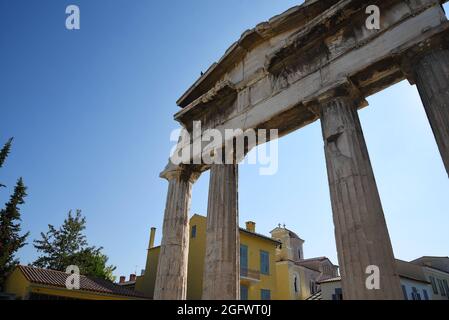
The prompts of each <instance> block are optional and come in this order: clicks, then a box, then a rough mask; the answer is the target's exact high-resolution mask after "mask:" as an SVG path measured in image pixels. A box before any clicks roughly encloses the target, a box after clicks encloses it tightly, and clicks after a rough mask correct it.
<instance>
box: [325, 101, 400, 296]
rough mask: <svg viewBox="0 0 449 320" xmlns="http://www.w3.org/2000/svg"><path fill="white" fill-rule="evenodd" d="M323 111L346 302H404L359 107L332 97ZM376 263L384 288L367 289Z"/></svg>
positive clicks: (327, 162) (337, 241) (329, 176)
mask: <svg viewBox="0 0 449 320" xmlns="http://www.w3.org/2000/svg"><path fill="white" fill-rule="evenodd" d="M320 113H321V115H320V116H321V126H322V131H323V138H324V149H325V154H326V164H327V171H328V179H329V186H330V194H331V202H332V211H333V219H334V224H335V238H336V243H337V250H338V260H339V264H340V270H341V277H342V289H343V299H346V300H354V299H403V295H402V292H401V287H400V282H399V276H398V275H397V273H396V266H395V260H394V256H393V249H392V247H391V242H390V237H389V235H388V230H387V225H386V222H385V217H384V213H383V210H382V205H381V201H380V197H379V193H378V190H377V186H376V181H375V178H374V174H373V170H372V168H371V163H370V159H369V155H368V150H367V148H366V144H365V139H364V137H363V132H362V128H361V125H360V121H359V117H358V112H357V105H356V103H355V102H354V100H352V99H351V98H347V97H337V98H332V99H331V100H330V101H327V102H325V103H323V104H322V106H321V110H320ZM372 265H374V266H377V267H379V270H380V290H368V289H367V287H366V279H367V278H368V276H369V275H370V274H367V273H366V270H367V267H368V266H372Z"/></svg>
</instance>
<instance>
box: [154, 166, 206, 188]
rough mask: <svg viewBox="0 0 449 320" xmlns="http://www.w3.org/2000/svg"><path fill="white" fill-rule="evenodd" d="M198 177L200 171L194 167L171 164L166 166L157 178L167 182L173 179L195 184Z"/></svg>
mask: <svg viewBox="0 0 449 320" xmlns="http://www.w3.org/2000/svg"><path fill="white" fill-rule="evenodd" d="M200 176H201V171H200V170H198V169H197V168H196V167H195V166H194V165H185V164H180V165H175V164H173V163H171V162H169V163H168V164H167V166H166V167H165V169H164V171H162V172H161V173H160V175H159V177H161V178H163V179H166V180H168V181H170V180H173V179H181V180H184V181H189V182H190V183H195V182H196V180H198V178H199V177H200Z"/></svg>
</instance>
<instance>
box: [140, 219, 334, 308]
mask: <svg viewBox="0 0 449 320" xmlns="http://www.w3.org/2000/svg"><path fill="white" fill-rule="evenodd" d="M206 221H207V218H206V217H204V216H201V215H197V214H195V215H193V216H192V217H191V219H190V224H189V225H190V241H189V261H188V276H187V299H189V300H198V299H201V297H202V291H203V270H204V257H205V250H206ZM154 233H155V229H154V228H152V230H151V233H150V244H149V249H148V254H147V262H146V267H145V274H144V275H142V276H138V277H137V279H136V283H135V289H136V290H137V291H139V292H142V293H144V294H145V295H146V296H147V297H151V298H152V297H153V293H154V285H155V281H156V271H157V264H158V258H159V252H160V247H155V246H154ZM303 243H304V240H302V239H301V238H299V236H297V235H296V234H295V233H294V232H292V231H290V230H288V229H286V228H285V227H284V228H281V227H280V226H279V227H278V228H275V229H274V230H272V231H271V237H268V236H265V235H262V234H259V233H257V232H256V223H255V222H252V221H248V222H246V228H240V295H241V299H242V300H271V299H276V300H278V299H286V300H289V299H305V298H307V297H308V296H310V294H311V293H313V292H317V291H318V290H319V284H318V281H319V280H322V279H327V278H331V277H335V276H337V275H338V271H337V270H338V267H337V266H334V265H333V264H332V263H331V262H330V261H329V259H327V258H325V257H321V258H314V259H304V252H303Z"/></svg>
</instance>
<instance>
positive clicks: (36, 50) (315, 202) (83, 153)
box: [0, 0, 449, 275]
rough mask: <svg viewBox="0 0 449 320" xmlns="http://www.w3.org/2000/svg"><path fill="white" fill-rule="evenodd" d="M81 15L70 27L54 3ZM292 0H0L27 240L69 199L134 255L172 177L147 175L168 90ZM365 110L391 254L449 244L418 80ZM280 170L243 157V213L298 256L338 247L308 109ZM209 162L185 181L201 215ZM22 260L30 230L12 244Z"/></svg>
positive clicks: (138, 257) (443, 180) (4, 107)
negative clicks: (294, 247) (292, 238)
mask: <svg viewBox="0 0 449 320" xmlns="http://www.w3.org/2000/svg"><path fill="white" fill-rule="evenodd" d="M68 4H77V5H79V7H80V9H81V30H80V31H68V30H66V29H65V17H66V15H65V8H66V6H67V5H68ZM296 4H298V1H293V0H292V1H289V0H282V1H280V0H276V1H274V0H251V1H250V0H244V1H242V0H227V1H218V0H213V1H212V0H192V1H185V0H183V1H181V0H177V1H150V0H132V1H128V0H127V1H125V0H108V1H106V0H72V1H64V0H58V1H53V0H46V1H44V0H42V1H29V0H0V70H1V72H0V143H3V142H4V141H6V140H7V138H9V137H10V136H14V137H15V142H14V147H13V150H12V154H11V156H10V157H9V159H8V161H7V163H6V166H5V167H4V168H3V169H2V170H1V171H0V181H1V182H3V183H6V184H7V185H8V187H9V188H8V190H4V189H3V190H0V201H1V203H3V202H5V201H6V200H7V198H8V197H9V193H10V192H11V191H12V187H13V185H14V183H15V181H16V179H17V178H18V177H19V176H23V177H24V180H25V183H26V184H27V186H28V193H29V196H28V197H27V199H26V205H24V206H23V209H22V214H23V228H24V230H30V231H31V236H30V238H29V243H32V240H33V239H36V238H37V237H38V236H39V233H40V232H41V231H46V230H47V224H48V223H51V224H55V225H60V224H61V223H62V221H63V219H64V217H65V216H66V214H67V212H68V210H69V209H76V208H80V209H82V210H83V213H84V214H85V215H86V216H87V219H88V229H87V234H88V239H89V241H90V242H91V244H94V245H98V246H103V247H104V251H105V253H107V254H108V255H109V257H110V262H111V263H112V264H114V265H116V266H117V267H118V269H117V272H116V274H117V275H120V274H126V275H128V274H129V273H131V272H134V271H135V269H136V266H137V270H138V271H139V270H140V269H142V268H144V264H145V258H146V248H147V244H148V237H149V229H150V227H151V226H155V227H157V228H158V234H157V239H156V241H157V242H159V241H160V236H161V223H162V217H163V211H164V206H165V197H166V191H167V182H166V181H164V180H161V179H159V178H158V174H159V172H160V171H161V170H162V169H163V167H164V166H165V164H166V162H167V158H168V154H169V151H170V149H171V147H172V143H171V142H170V140H169V135H170V132H171V131H172V130H173V129H176V128H177V124H176V123H175V122H174V121H173V120H172V115H173V114H174V113H175V112H176V111H177V110H178V108H177V106H176V103H175V101H176V100H177V98H178V97H179V96H180V95H181V94H182V93H183V92H184V91H185V90H186V89H187V88H188V87H189V86H190V84H191V83H192V82H193V81H194V80H196V79H197V77H198V76H199V74H200V72H201V71H204V70H206V69H207V68H208V66H209V65H210V64H211V63H213V62H214V61H216V60H217V59H218V58H219V57H220V56H221V55H222V54H223V53H224V51H225V50H226V49H227V47H228V46H229V45H230V44H231V43H232V42H233V41H235V40H236V39H237V38H238V37H239V36H240V34H241V33H242V32H243V31H244V30H245V29H248V28H251V27H253V26H254V25H256V24H257V23H258V22H261V21H263V20H266V19H268V18H269V17H271V16H273V15H275V14H278V13H280V12H282V11H284V10H286V9H288V8H289V7H291V6H294V5H296ZM369 102H370V106H369V107H368V108H366V109H364V110H362V111H361V112H360V117H361V121H362V125H363V128H364V131H365V136H366V140H367V144H368V149H369V151H370V154H371V160H372V163H373V167H374V171H375V175H376V178H377V182H378V186H379V190H380V194H381V197H382V202H383V207H384V211H385V215H386V219H387V222H388V226H389V230H390V234H391V238H392V241H393V247H394V251H395V254H396V256H397V257H398V258H401V259H406V260H407V259H413V258H417V257H419V256H421V255H444V256H447V255H449V248H448V243H449V232H448V225H449V212H448V208H449V197H448V190H449V188H448V187H449V180H448V178H447V174H446V173H445V170H444V167H443V164H442V161H441V158H440V156H439V153H438V150H437V147H436V144H435V140H434V138H433V136H432V133H431V129H430V127H429V124H428V122H427V119H426V116H425V113H424V111H423V108H422V105H421V102H420V99H419V96H418V94H417V91H416V88H414V87H411V86H410V85H409V84H408V83H407V82H402V83H400V84H398V85H396V86H394V87H392V88H390V89H388V90H386V91H384V92H382V93H380V94H378V95H376V96H373V97H370V98H369ZM279 148H280V149H279V156H280V159H279V161H280V164H279V166H280V167H279V172H278V173H277V174H276V175H274V176H259V175H258V167H257V166H243V167H241V170H240V180H239V183H240V185H239V187H240V190H239V192H240V193H239V195H240V199H239V201H240V223H241V224H242V225H243V223H244V221H246V220H249V219H252V220H255V221H256V222H257V230H258V232H260V233H264V234H268V232H269V231H270V230H271V229H272V228H274V227H275V226H276V225H277V224H278V223H285V224H286V225H287V227H288V228H290V229H292V230H294V231H296V232H297V233H298V234H299V235H300V236H301V237H302V238H303V239H305V240H306V243H305V255H306V257H312V256H322V255H326V256H328V257H330V258H331V259H332V260H333V261H334V262H335V263H337V259H336V251H335V250H336V249H335V240H334V235H333V225H332V213H331V208H330V200H329V191H328V186H327V177H326V168H325V161H324V153H323V143H322V137H321V131H320V125H319V122H317V123H315V124H312V125H310V126H308V127H307V128H305V129H303V130H301V131H298V132H295V133H293V134H291V135H290V136H288V137H285V138H283V139H281V141H280V145H279ZM208 179H209V175H208V174H207V173H206V174H204V175H203V176H202V177H201V179H200V180H199V181H198V182H197V184H196V185H195V187H194V191H193V201H192V213H200V214H204V215H205V214H206V208H207V193H208ZM19 257H20V259H21V262H22V263H29V262H32V261H33V259H35V258H36V252H35V250H34V248H33V247H32V245H31V244H29V245H28V246H26V247H25V248H23V249H22V250H21V251H20V254H19Z"/></svg>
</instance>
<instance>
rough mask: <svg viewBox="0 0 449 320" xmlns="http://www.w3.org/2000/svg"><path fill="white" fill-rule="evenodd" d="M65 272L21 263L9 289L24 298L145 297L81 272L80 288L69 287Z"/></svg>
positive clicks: (13, 297)
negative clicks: (70, 288)
mask: <svg viewBox="0 0 449 320" xmlns="http://www.w3.org/2000/svg"><path fill="white" fill-rule="evenodd" d="M68 276H69V275H68V274H66V273H65V272H61V271H55V270H48V269H40V268H33V267H28V266H17V267H16V268H15V269H14V270H13V271H12V272H11V274H10V275H9V276H8V277H7V279H6V282H5V293H7V294H9V295H10V297H11V299H22V300H143V299H145V297H144V296H143V295H142V294H139V293H137V292H135V291H133V290H129V289H126V288H123V287H121V286H119V285H117V284H114V283H112V282H110V281H107V280H103V279H96V278H91V277H86V276H82V275H81V276H80V289H79V290H77V289H73V290H69V289H67V288H66V284H65V283H66V279H67V277H68Z"/></svg>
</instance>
